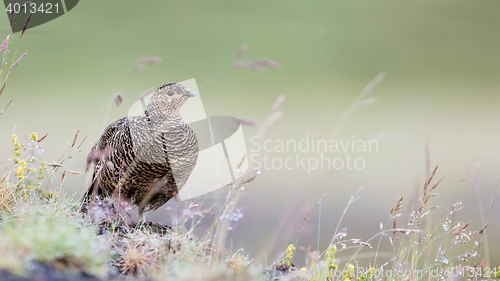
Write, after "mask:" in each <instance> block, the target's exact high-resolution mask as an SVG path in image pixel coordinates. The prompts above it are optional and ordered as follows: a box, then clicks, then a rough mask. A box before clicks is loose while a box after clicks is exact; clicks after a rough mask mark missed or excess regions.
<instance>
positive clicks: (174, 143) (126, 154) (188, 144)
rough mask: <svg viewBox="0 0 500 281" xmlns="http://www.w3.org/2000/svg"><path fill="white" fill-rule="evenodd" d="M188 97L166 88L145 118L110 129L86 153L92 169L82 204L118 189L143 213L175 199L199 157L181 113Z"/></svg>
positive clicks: (179, 89)
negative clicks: (91, 181) (92, 166)
mask: <svg viewBox="0 0 500 281" xmlns="http://www.w3.org/2000/svg"><path fill="white" fill-rule="evenodd" d="M191 96H194V93H193V92H192V91H191V90H189V89H188V88H186V87H184V86H182V85H180V84H175V83H173V84H167V85H164V86H162V87H160V88H158V90H156V91H155V92H154V93H153V95H152V97H151V100H150V102H149V104H148V105H147V109H146V111H145V112H144V114H143V115H140V116H129V117H124V118H122V119H120V120H117V121H115V122H114V123H112V124H111V125H109V126H108V127H107V128H106V129H105V130H104V133H103V134H102V135H101V137H100V139H99V141H97V143H96V144H95V145H94V147H93V148H92V150H91V151H90V153H89V157H88V161H89V162H94V163H95V167H94V176H93V184H92V185H91V186H90V188H89V190H88V191H87V193H86V195H85V197H84V199H85V200H86V201H89V200H90V199H91V198H92V197H93V195H95V194H102V195H104V196H106V195H110V194H112V193H113V192H114V191H115V192H116V191H117V190H118V191H119V192H120V194H121V195H125V196H127V197H128V198H130V199H131V200H132V203H133V204H135V205H138V206H139V212H140V213H142V212H143V211H148V210H156V209H157V208H159V207H160V206H162V205H163V204H165V203H166V202H167V201H168V200H170V199H171V198H173V197H175V195H177V193H178V191H179V190H180V189H181V188H182V187H183V186H184V184H185V183H186V181H187V179H188V177H189V175H190V174H191V172H192V171H193V169H194V167H195V165H196V160H197V158H198V140H197V138H196V135H195V133H194V132H193V130H191V128H189V126H188V125H187V124H186V123H185V122H184V121H183V120H182V118H181V116H180V114H179V110H180V108H181V107H182V105H183V104H184V103H185V102H186V100H187V99H188V98H189V97H191ZM96 156H97V157H96ZM96 158H97V159H96Z"/></svg>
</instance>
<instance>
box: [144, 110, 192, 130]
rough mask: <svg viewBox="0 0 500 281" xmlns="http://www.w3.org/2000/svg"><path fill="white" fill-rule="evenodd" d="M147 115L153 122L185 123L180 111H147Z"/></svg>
mask: <svg viewBox="0 0 500 281" xmlns="http://www.w3.org/2000/svg"><path fill="white" fill-rule="evenodd" d="M145 115H146V117H147V118H148V120H149V122H151V123H152V124H155V125H158V124H166V125H167V126H168V125H169V124H181V123H184V121H183V120H182V117H181V114H180V113H179V112H167V113H164V112H157V111H156V112H148V111H147V110H146V112H145Z"/></svg>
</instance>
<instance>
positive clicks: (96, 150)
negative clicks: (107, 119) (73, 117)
mask: <svg viewBox="0 0 500 281" xmlns="http://www.w3.org/2000/svg"><path fill="white" fill-rule="evenodd" d="M128 118H129V117H123V118H122V119H119V120H116V121H115V122H113V123H111V124H110V125H109V126H107V127H106V129H104V132H103V133H102V135H101V137H100V138H99V140H98V141H97V142H96V143H95V144H94V146H93V147H92V149H91V150H90V152H89V154H88V156H87V168H86V170H87V171H88V169H89V167H90V164H91V163H92V162H94V163H97V160H98V159H99V158H100V156H102V155H101V154H102V153H106V152H105V149H106V146H107V143H108V140H109V138H111V136H113V135H114V134H115V133H116V132H117V131H119V130H120V129H121V128H123V126H124V125H125V124H126V123H127V122H128Z"/></svg>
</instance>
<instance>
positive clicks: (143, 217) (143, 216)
mask: <svg viewBox="0 0 500 281" xmlns="http://www.w3.org/2000/svg"><path fill="white" fill-rule="evenodd" d="M145 222H146V212H144V208H139V214H138V218H137V224H143V223H145Z"/></svg>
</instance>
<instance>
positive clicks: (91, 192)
mask: <svg viewBox="0 0 500 281" xmlns="http://www.w3.org/2000/svg"><path fill="white" fill-rule="evenodd" d="M98 195H100V196H101V197H102V190H101V188H100V187H99V184H98V183H97V181H96V172H94V174H93V175H92V181H91V183H90V186H89V188H88V189H87V191H86V192H85V194H84V195H83V198H82V208H81V211H82V212H84V213H87V209H88V208H87V207H88V205H89V203H90V202H92V200H94V199H95V198H96V196H98Z"/></svg>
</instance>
